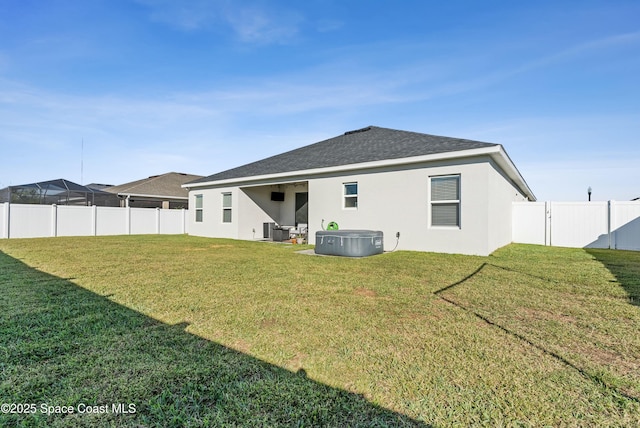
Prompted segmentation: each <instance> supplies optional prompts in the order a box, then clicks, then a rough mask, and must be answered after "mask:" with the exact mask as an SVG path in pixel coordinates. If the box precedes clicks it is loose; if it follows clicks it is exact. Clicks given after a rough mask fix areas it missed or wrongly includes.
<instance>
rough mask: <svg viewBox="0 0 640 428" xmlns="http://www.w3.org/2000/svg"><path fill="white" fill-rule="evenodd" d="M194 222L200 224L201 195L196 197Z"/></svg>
mask: <svg viewBox="0 0 640 428" xmlns="http://www.w3.org/2000/svg"><path fill="white" fill-rule="evenodd" d="M196 221H197V222H198V223H201V222H202V195H196Z"/></svg>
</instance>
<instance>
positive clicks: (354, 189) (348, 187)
mask: <svg viewBox="0 0 640 428" xmlns="http://www.w3.org/2000/svg"><path fill="white" fill-rule="evenodd" d="M343 195H344V205H343V207H344V208H358V183H356V182H354V183H344V193H343Z"/></svg>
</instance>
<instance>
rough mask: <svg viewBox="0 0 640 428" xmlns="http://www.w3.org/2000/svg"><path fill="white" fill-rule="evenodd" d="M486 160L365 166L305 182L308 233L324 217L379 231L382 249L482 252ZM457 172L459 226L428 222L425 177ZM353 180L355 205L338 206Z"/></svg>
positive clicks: (484, 246)
mask: <svg viewBox="0 0 640 428" xmlns="http://www.w3.org/2000/svg"><path fill="white" fill-rule="evenodd" d="M487 169H488V167H487V164H486V162H483V161H482V159H475V160H466V161H457V162H455V163H432V164H428V165H418V166H414V167H413V168H411V169H406V170H402V171H371V172H369V173H359V174H354V175H348V176H340V177H327V178H320V179H315V180H312V181H310V182H309V213H310V214H309V220H310V221H309V223H310V224H309V229H310V232H311V236H314V234H315V232H316V231H318V230H320V227H321V223H322V219H324V220H325V222H324V225H325V227H326V225H327V223H328V222H330V221H335V222H337V223H338V225H339V226H340V228H341V229H373V230H381V231H382V232H383V233H384V243H385V250H387V251H388V250H391V249H393V247H394V246H395V244H396V233H397V232H400V242H399V245H398V249H403V250H418V251H434V252H447V253H464V254H488V252H487V234H488V231H487V227H486V225H487V215H488V214H487V211H488V207H487V204H488V201H487V199H486V193H487V192H486V191H485V190H484V189H485V187H486V186H487V184H488V180H487ZM450 174H460V187H461V189H460V201H461V212H460V216H461V219H460V223H461V227H459V228H458V227H431V226H430V206H429V191H430V189H429V177H431V176H438V175H450ZM352 181H356V182H358V208H357V209H345V208H343V195H342V192H343V183H345V182H352Z"/></svg>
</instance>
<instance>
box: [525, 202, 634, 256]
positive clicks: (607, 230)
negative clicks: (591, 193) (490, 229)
mask: <svg viewBox="0 0 640 428" xmlns="http://www.w3.org/2000/svg"><path fill="white" fill-rule="evenodd" d="M544 205H545V203H543V202H514V204H513V210H512V213H513V219H512V220H513V221H512V224H513V230H512V240H513V242H518V243H523V244H545V240H544V239H543V238H542V236H543V231H546V236H547V238H546V245H553V246H559V247H576V248H614V249H618V250H634V251H640V201H629V202H616V201H609V202H546V207H547V210H545V209H544ZM545 211H548V212H545Z"/></svg>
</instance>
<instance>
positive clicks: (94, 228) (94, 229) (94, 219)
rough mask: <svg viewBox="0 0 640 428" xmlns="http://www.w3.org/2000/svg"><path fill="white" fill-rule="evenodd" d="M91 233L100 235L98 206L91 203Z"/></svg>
mask: <svg viewBox="0 0 640 428" xmlns="http://www.w3.org/2000/svg"><path fill="white" fill-rule="evenodd" d="M91 233H92V234H93V236H98V207H97V206H95V205H91Z"/></svg>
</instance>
